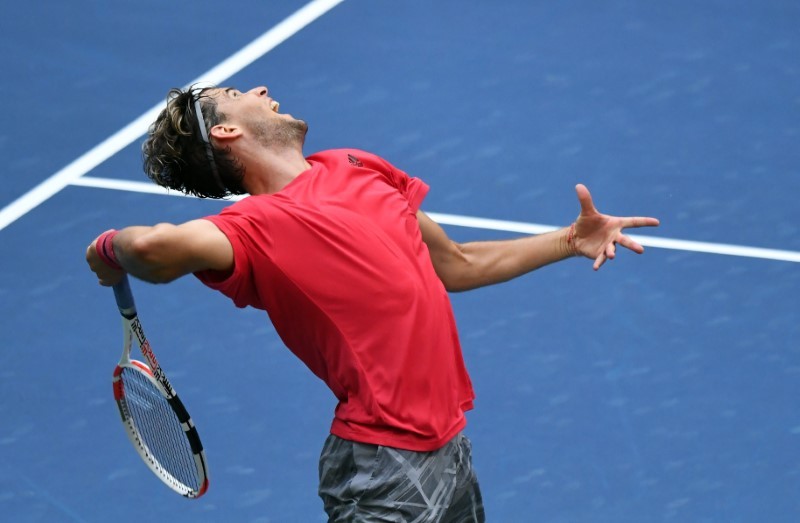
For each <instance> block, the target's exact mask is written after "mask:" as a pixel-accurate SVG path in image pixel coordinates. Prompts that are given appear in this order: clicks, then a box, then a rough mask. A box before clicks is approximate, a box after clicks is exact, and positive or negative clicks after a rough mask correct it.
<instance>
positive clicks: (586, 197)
mask: <svg viewBox="0 0 800 523" xmlns="http://www.w3.org/2000/svg"><path fill="white" fill-rule="evenodd" d="M575 193H576V194H577V195H578V202H579V203H580V204H581V214H593V213H597V212H598V211H597V209H596V208H595V206H594V202H592V195H591V194H590V193H589V189H587V188H586V186H585V185H583V184H582V183H579V184H578V185H576V186H575Z"/></svg>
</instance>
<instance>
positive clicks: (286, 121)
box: [210, 86, 308, 145]
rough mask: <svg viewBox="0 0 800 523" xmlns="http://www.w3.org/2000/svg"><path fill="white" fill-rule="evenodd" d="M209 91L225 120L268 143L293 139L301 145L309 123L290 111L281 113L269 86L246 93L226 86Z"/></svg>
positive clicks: (255, 88)
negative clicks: (271, 96) (271, 95)
mask: <svg viewBox="0 0 800 523" xmlns="http://www.w3.org/2000/svg"><path fill="white" fill-rule="evenodd" d="M210 94H211V96H213V97H214V99H215V101H216V102H217V111H218V112H220V113H224V114H225V121H226V122H230V123H232V124H236V125H241V126H242V128H243V129H246V130H247V131H249V132H251V133H253V134H254V135H256V136H258V137H259V139H260V140H262V141H263V142H264V143H265V145H269V144H272V145H275V144H276V143H281V144H284V143H286V142H287V141H293V140H294V139H299V142H300V143H301V144H302V142H303V139H304V138H305V133H306V131H307V129H308V126H307V125H306V123H305V122H304V121H302V120H297V119H295V118H294V117H293V116H292V115H290V114H283V113H279V112H278V109H279V105H280V104H278V102H277V101H275V100H273V99H272V98H270V96H269V89H267V88H266V87H264V86H259V87H254V88H253V89H250V90H249V91H246V92H242V91H239V90H238V89H236V88H234V87H227V88H219V89H215V90H214V91H212V92H211V93H210Z"/></svg>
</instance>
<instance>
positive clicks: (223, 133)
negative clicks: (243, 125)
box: [209, 124, 243, 142]
mask: <svg viewBox="0 0 800 523" xmlns="http://www.w3.org/2000/svg"><path fill="white" fill-rule="evenodd" d="M242 134H243V133H242V130H241V129H240V128H239V127H236V126H235V125H225V124H218V125H215V126H214V127H212V128H211V129H210V131H209V135H210V136H213V137H214V139H216V140H219V141H222V142H224V141H229V140H235V139H236V138H239V137H240V136H242Z"/></svg>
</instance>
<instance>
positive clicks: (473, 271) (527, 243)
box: [417, 185, 659, 291]
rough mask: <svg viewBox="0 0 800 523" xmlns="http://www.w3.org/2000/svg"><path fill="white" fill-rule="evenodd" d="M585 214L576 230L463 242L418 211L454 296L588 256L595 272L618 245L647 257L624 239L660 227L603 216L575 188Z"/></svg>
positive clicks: (426, 239)
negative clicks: (627, 230) (629, 231)
mask: <svg viewBox="0 0 800 523" xmlns="http://www.w3.org/2000/svg"><path fill="white" fill-rule="evenodd" d="M575 190H576V192H577V194H578V201H579V202H580V205H581V213H580V215H579V216H578V218H577V219H576V220H575V223H574V224H573V225H572V226H570V227H565V228H563V229H560V230H557V231H553V232H550V233H546V234H540V235H536V236H527V237H523V238H517V239H513V240H501V241H485V242H468V243H457V242H454V241H453V240H451V239H450V238H448V236H447V234H446V233H445V232H444V230H443V229H442V228H441V227H440V226H439V225H438V224H437V223H436V222H434V221H433V220H431V219H430V218H429V217H428V216H427V215H426V214H425V213H424V212H422V211H418V212H417V220H418V221H419V226H420V231H421V232H422V239H423V241H424V242H425V244H426V245H427V246H428V250H429V251H430V255H431V261H432V262H433V266H434V269H435V270H436V274H437V275H438V276H439V278H440V279H441V280H442V282H443V283H444V285H445V288H446V289H447V290H448V291H465V290H469V289H475V288H478V287H484V286H486V285H493V284H495V283H501V282H504V281H508V280H511V279H513V278H516V277H518V276H521V275H523V274H527V273H529V272H532V271H534V270H536V269H539V268H541V267H544V266H545V265H549V264H551V263H554V262H557V261H560V260H563V259H566V258H570V257H573V256H584V257H588V258H591V259H593V260H594V269H595V270H597V269H599V268H600V266H601V265H603V263H605V261H606V260H608V259H612V258H614V256H615V255H616V245H617V244H619V245H622V246H623V247H626V248H628V249H631V250H632V251H634V252H636V253H639V254H641V253H642V252H644V248H643V247H642V246H641V245H639V244H638V243H636V242H634V241H633V240H631V239H630V238H629V237H628V236H626V235H624V234H622V229H623V228H628V227H651V226H657V225H658V223H659V222H658V220H657V219H655V218H643V217H636V218H619V217H615V216H609V215H605V214H601V213H600V212H598V211H597V209H596V208H595V207H594V204H593V203H592V198H591V195H590V194H589V190H588V189H586V187H585V186H583V185H578V186H577V187H576V188H575Z"/></svg>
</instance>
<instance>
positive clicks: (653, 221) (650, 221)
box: [622, 216, 661, 228]
mask: <svg viewBox="0 0 800 523" xmlns="http://www.w3.org/2000/svg"><path fill="white" fill-rule="evenodd" d="M660 223H661V222H659V221H658V218H646V217H644V216H632V217H629V218H623V219H622V227H623V228H629V227H658V226H659V224H660Z"/></svg>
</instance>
